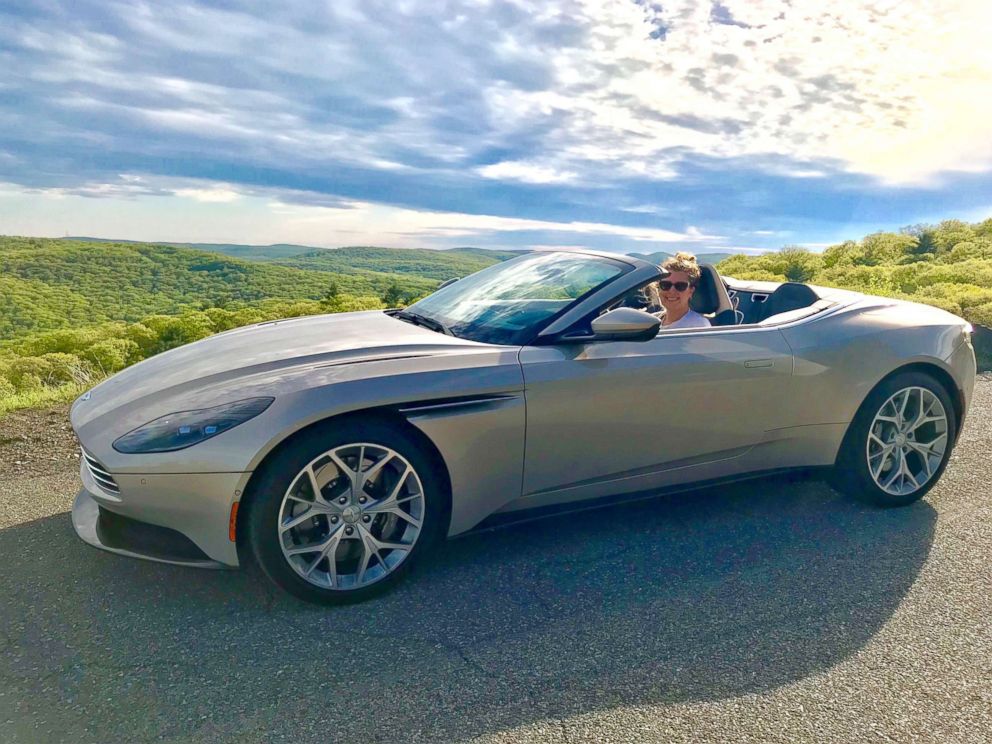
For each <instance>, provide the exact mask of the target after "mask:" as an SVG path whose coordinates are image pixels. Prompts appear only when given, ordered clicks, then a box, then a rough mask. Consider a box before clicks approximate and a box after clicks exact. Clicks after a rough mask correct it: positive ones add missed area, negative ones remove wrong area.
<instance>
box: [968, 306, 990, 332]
mask: <svg viewBox="0 0 992 744" xmlns="http://www.w3.org/2000/svg"><path fill="white" fill-rule="evenodd" d="M964 317H965V320H967V321H968V322H969V323H974V324H976V325H980V326H985V327H986V328H992V302H986V303H985V304H982V305H974V306H972V307H969V308H968V309H967V310H966V311H965V314H964Z"/></svg>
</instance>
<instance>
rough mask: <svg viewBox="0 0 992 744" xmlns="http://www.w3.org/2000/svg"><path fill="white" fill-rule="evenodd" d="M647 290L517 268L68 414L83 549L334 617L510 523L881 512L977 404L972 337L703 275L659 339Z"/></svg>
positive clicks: (248, 338)
mask: <svg viewBox="0 0 992 744" xmlns="http://www.w3.org/2000/svg"><path fill="white" fill-rule="evenodd" d="M661 274H662V272H661V270H660V269H659V268H658V267H657V266H655V265H653V264H650V263H647V262H645V261H641V260H638V259H635V258H631V257H628V256H620V255H616V254H608V253H597V252H592V251H588V252H577V251H569V252H561V251H558V252H555V251H550V252H535V253H528V254H525V255H522V256H520V257H518V258H515V259H513V260H510V261H507V262H505V263H500V264H497V265H495V266H491V267H489V268H487V269H484V270H483V271H480V272H478V273H476V274H473V275H471V276H469V277H465V278H463V279H459V280H458V281H456V282H454V283H450V284H448V285H445V286H442V287H441V288H440V289H439V290H438V291H436V292H435V293H434V294H432V295H430V296H428V297H426V298H425V299H423V300H421V301H419V302H417V303H415V304H413V305H411V306H410V307H408V308H406V309H404V310H386V311H373V312H358V313H346V314H338V315H323V316H314V317H304V318H295V319H290V320H282V321H276V322H269V323H260V324H258V325H255V326H250V327H245V328H238V329H236V330H232V331H228V332H226V333H222V334H219V335H216V336H213V337H210V338H207V339H204V340H202V341H198V342H196V343H193V344H189V345H187V346H184V347H181V348H178V349H174V350H172V351H169V352H166V353H163V354H160V355H158V356H155V357H153V358H151V359H148V360H146V361H144V362H141V363H140V364H137V365H135V366H133V367H131V368H129V369H127V370H125V371H123V372H121V373H119V374H118V375H116V376H115V377H112V378H111V379H109V380H107V381H105V382H103V383H101V384H100V385H98V386H97V387H95V388H94V389H93V390H91V391H90V392H88V393H86V394H85V395H83V396H82V397H81V398H79V399H78V400H77V401H76V402H75V404H74V405H73V407H72V414H71V415H72V426H73V428H74V429H75V432H76V434H77V436H78V437H79V441H80V443H81V444H82V447H83V453H82V458H81V469H80V473H81V476H82V481H83V488H82V490H81V491H80V492H79V495H78V497H77V499H76V502H75V505H74V508H73V512H72V520H73V525H74V527H75V529H76V532H77V533H78V534H79V536H80V537H81V538H82V539H83V540H85V541H86V542H88V543H90V544H91V545H95V546H97V547H100V548H104V549H106V550H110V551H113V552H116V553H121V554H124V555H129V556H134V557H140V558H147V559H152V560H158V561H165V562H170V563H178V564H182V565H187V566H204V567H234V566H237V565H239V561H245V560H254V561H256V562H257V563H258V565H259V566H261V568H262V569H263V570H264V572H265V573H266V574H267V575H268V576H269V577H271V579H272V580H273V581H274V582H276V584H278V585H279V586H281V587H283V588H284V589H286V590H288V591H289V592H292V593H293V594H295V595H297V596H299V597H302V598H304V599H307V600H311V601H317V602H339V601H348V600H356V599H362V598H365V597H367V596H369V595H371V594H373V593H375V592H376V591H378V590H380V589H382V588H384V587H386V586H389V585H390V584H392V583H394V582H395V581H396V580H397V579H398V578H399V577H400V576H401V575H403V574H404V573H405V572H406V571H408V570H409V569H410V568H411V566H413V565H414V564H415V563H416V562H417V561H419V560H420V559H421V558H422V557H423V556H424V555H426V554H427V553H428V551H429V549H430V547H431V546H432V544H435V543H436V542H437V541H438V540H440V539H442V538H443V537H445V536H452V535H457V534H459V533H463V532H466V531H469V530H472V529H475V528H478V527H480V526H481V525H487V524H491V523H492V522H493V521H499V520H506V519H508V517H507V515H508V514H509V513H511V512H517V511H520V510H524V509H534V508H541V507H545V508H548V509H551V508H552V507H554V506H556V505H558V508H559V509H561V508H574V504H575V502H579V501H586V500H598V501H614V500H617V499H623V498H630V497H631V494H644V493H648V492H657V491H661V490H664V489H673V488H678V489H685V488H686V486H687V485H688V484H699V483H706V484H713V483H719V482H722V481H730V480H737V479H742V478H746V477H750V476H754V475H756V474H761V473H768V472H769V471H777V470H781V469H786V468H828V470H827V472H828V473H830V475H831V480H832V482H833V483H834V485H835V486H836V487H837V488H838V489H839V490H841V491H843V492H845V493H848V494H850V495H851V496H853V497H855V498H859V499H863V500H866V501H868V502H871V503H873V504H877V505H880V506H898V505H903V504H908V503H910V502H912V501H915V500H916V499H919V498H920V497H921V496H922V495H923V494H925V493H926V492H927V491H928V490H929V489H930V488H931V487H932V486H933V485H934V483H935V482H936V481H937V479H938V478H939V477H940V475H941V473H942V471H943V469H944V468H945V467H946V465H947V462H948V459H949V457H950V454H951V450H952V448H953V447H954V443H955V439H956V438H957V436H958V432H959V431H960V430H961V424H962V421H963V419H964V416H965V414H966V412H967V410H968V404H969V402H970V399H971V395H972V389H973V385H974V379H975V356H974V351H973V349H972V345H971V338H970V332H971V328H970V327H969V326H968V324H967V323H965V322H964V321H963V320H961V319H960V318H957V317H955V316H954V315H950V314H948V313H946V312H943V311H941V310H937V309H934V308H931V307H925V306H922V305H916V304H912V303H907V302H900V301H897V300H890V299H882V298H879V297H871V296H866V295H863V294H858V293H855V292H848V291H843V290H837V289H828V288H823V287H813V286H807V285H804V284H796V283H791V282H787V283H782V284H775V283H768V282H746V281H737V280H734V279H731V278H724V277H721V276H720V275H719V274H718V273H717V272H716V271H715V270H714V269H713V267H711V266H705V265H704V266H703V267H702V277H701V279H700V281H699V284H698V286H697V287H696V291H695V294H694V295H693V297H692V304H693V307H694V309H695V310H696V311H697V312H700V313H702V314H704V315H706V316H707V317H708V318H709V320H710V323H711V326H710V327H708V328H689V329H683V330H660V329H659V319H658V317H657V316H656V315H655V314H653V313H652V312H651V311H652V310H653V309H656V308H652V307H651V306H650V302H651V300H650V299H649V298H650V297H651V296H652V293H651V292H650V291H647V290H648V289H649V288H650V286H651V285H652V284H653V283H654V282H657V281H659V280H660V279H661V278H662V276H661ZM655 296H656V295H655ZM686 498H691V495H688V494H687V495H686ZM561 505H573V506H572V507H562V506H561Z"/></svg>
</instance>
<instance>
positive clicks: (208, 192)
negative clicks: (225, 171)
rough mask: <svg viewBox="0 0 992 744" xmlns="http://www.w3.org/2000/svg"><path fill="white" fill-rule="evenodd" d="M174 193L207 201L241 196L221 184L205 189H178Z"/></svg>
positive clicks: (220, 200)
mask: <svg viewBox="0 0 992 744" xmlns="http://www.w3.org/2000/svg"><path fill="white" fill-rule="evenodd" d="M175 194H176V196H181V197H184V198H186V199H194V200H196V201H198V202H207V203H216V202H222V203H223V202H232V201H235V200H237V199H240V198H241V194H239V193H238V192H237V191H234V190H233V189H231V188H225V187H223V186H213V187H211V188H207V189H178V190H176V192H175Z"/></svg>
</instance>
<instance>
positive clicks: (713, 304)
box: [603, 264, 833, 330]
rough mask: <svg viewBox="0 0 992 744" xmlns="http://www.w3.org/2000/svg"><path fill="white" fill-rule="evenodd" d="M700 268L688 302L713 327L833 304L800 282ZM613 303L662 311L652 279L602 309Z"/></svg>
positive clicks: (793, 316) (796, 315) (783, 318)
mask: <svg viewBox="0 0 992 744" xmlns="http://www.w3.org/2000/svg"><path fill="white" fill-rule="evenodd" d="M699 269H700V278H699V283H698V284H697V285H696V291H695V293H694V294H693V296H692V299H691V300H690V301H689V306H690V307H691V308H692V309H693V310H695V311H696V312H697V313H699V314H700V315H704V316H706V317H707V318H708V319H709V321H710V324H711V325H713V326H715V327H720V326H740V325H747V326H752V325H775V324H777V323H784V322H789V321H793V320H798V319H800V318H803V317H806V316H807V315H813V314H815V313H818V312H820V311H821V310H824V309H826V308H827V307H830V305H831V304H833V303H831V302H829V301H826V300H823V299H821V298H820V296H819V295H818V294H817V293H816V291H815V290H814V289H813V288H812V287H810V286H809V285H806V284H800V283H799V282H782V283H772V282H746V281H745V282H738V281H736V280H733V279H730V280H728V279H727V278H724V277H721V276H720V274H719V272H717V270H716V268H715V267H714V266H712V265H711V264H700V266H699ZM615 307H633V308H636V309H638V310H644V311H645V312H649V313H652V314H657V313H660V312H661V311H662V307H661V302H660V299H659V297H658V291H657V287H656V286H655V282H654V281H651V282H648V283H647V284H644V285H643V286H641V287H638V288H636V289H634V290H631V291H629V292H627V293H626V294H625V295H624V296H623V297H622V298H621V299H620V300H619V301H616V302H613V303H610V304H609V305H608V306H607V307H606V308H604V309H603V311H604V312H605V311H606V310H612V309H613V308H615ZM697 330H698V329H697Z"/></svg>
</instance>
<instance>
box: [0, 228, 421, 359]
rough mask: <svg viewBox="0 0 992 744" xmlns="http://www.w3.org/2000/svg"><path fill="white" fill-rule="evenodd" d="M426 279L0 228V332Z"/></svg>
mask: <svg viewBox="0 0 992 744" xmlns="http://www.w3.org/2000/svg"><path fill="white" fill-rule="evenodd" d="M436 285H437V281H436V279H432V278H430V277H422V276H411V275H410V274H400V273H388V272H383V271H372V270H368V269H362V268H355V269H352V270H350V271H348V272H340V273H336V272H335V273H329V272H328V271H313V270H305V269H301V268H294V267H289V266H276V265H271V264H268V263H258V262H253V261H244V260H240V259H236V258H232V257H228V256H223V255H219V254H215V253H206V252H203V251H197V250H192V249H188V248H178V247H174V246H167V245H149V244H142V243H85V242H80V241H70V240H50V239H43V238H13V237H0V307H3V312H2V313H0V340H3V339H7V340H9V339H11V338H14V337H16V336H19V335H22V334H24V333H30V332H35V331H41V330H49V329H57V328H62V327H67V326H72V325H77V324H79V323H82V322H88V323H98V322H101V321H107V320H127V321H133V320H138V319H140V318H142V317H144V316H146V315H149V314H153V313H165V314H171V313H177V312H179V311H180V310H182V309H184V308H204V307H216V306H225V305H230V304H232V303H233V304H238V303H254V302H258V301H261V300H265V299H292V300H296V299H319V298H322V297H325V296H326V295H327V294H328V292H329V291H331V292H339V293H344V294H347V295H353V296H374V297H380V296H382V295H383V294H384V293H386V292H387V291H391V292H392V294H393V296H394V297H397V298H401V297H405V298H410V297H416V296H420V295H423V294H426V293H427V292H429V291H431V290H432V289H433V288H434V287H435V286H436Z"/></svg>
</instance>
